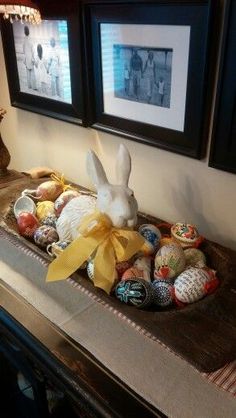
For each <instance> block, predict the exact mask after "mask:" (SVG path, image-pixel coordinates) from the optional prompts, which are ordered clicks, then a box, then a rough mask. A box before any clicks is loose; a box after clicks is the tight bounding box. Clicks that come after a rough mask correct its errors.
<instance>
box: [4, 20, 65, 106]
mask: <svg viewBox="0 0 236 418" xmlns="http://www.w3.org/2000/svg"><path fill="white" fill-rule="evenodd" d="M12 25H13V36H14V44H15V51H16V61H17V70H18V76H19V83H20V91H21V92H23V93H28V94H33V95H36V96H42V97H45V98H49V99H53V100H59V101H63V102H66V103H72V95H71V78H70V60H69V44H68V28H67V21H66V20H43V21H42V23H41V24H40V25H33V24H30V23H28V24H26V25H22V24H21V22H19V21H16V22H15V21H14V22H13V24H12Z"/></svg>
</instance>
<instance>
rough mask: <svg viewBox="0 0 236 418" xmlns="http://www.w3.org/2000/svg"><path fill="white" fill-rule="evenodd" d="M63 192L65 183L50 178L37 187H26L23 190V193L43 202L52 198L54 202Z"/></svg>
mask: <svg viewBox="0 0 236 418" xmlns="http://www.w3.org/2000/svg"><path fill="white" fill-rule="evenodd" d="M62 192H63V185H62V184H60V183H58V182H56V181H54V180H49V181H45V182H43V183H42V184H40V185H39V186H38V187H37V189H34V190H30V189H26V190H24V191H23V192H22V195H24V196H25V195H26V196H27V195H29V196H32V197H34V198H35V199H37V200H40V201H41V202H43V201H44V200H51V201H52V202H54V201H55V200H56V198H57V197H58V196H59V195H60V194H61V193H62Z"/></svg>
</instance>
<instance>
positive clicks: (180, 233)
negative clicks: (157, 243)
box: [171, 222, 200, 248]
mask: <svg viewBox="0 0 236 418" xmlns="http://www.w3.org/2000/svg"><path fill="white" fill-rule="evenodd" d="M171 236H172V237H173V238H174V239H175V240H176V241H177V242H178V243H179V244H180V245H181V246H182V247H183V248H189V247H195V246H196V245H197V243H198V241H199V240H200V235H199V233H198V231H197V229H196V227H195V226H194V225H191V224H187V223H181V222H177V223H176V224H174V225H172V227H171Z"/></svg>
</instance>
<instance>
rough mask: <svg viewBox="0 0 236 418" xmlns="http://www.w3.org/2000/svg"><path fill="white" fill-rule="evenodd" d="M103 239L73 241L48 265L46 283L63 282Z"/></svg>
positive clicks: (91, 238) (78, 239)
mask: <svg viewBox="0 0 236 418" xmlns="http://www.w3.org/2000/svg"><path fill="white" fill-rule="evenodd" d="M103 239H104V238H103V237H102V236H101V237H100V239H98V238H97V239H94V238H93V237H83V236H80V237H79V238H77V239H75V240H74V241H73V242H72V243H71V244H70V245H68V247H67V248H66V249H65V250H64V251H63V252H62V253H61V254H60V255H59V256H58V257H57V258H56V259H55V260H54V261H53V262H52V263H51V264H50V266H49V268H48V273H47V277H46V281H47V282H53V281H56V280H65V279H67V278H68V277H69V276H70V275H71V274H72V273H74V272H75V271H76V270H77V269H78V268H79V267H80V266H81V265H82V264H83V263H84V262H85V261H86V260H87V259H88V258H89V257H90V255H91V254H92V253H93V252H94V250H95V249H96V248H97V246H98V245H99V244H100V242H101V241H102V240H103Z"/></svg>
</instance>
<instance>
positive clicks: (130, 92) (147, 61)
mask: <svg viewBox="0 0 236 418" xmlns="http://www.w3.org/2000/svg"><path fill="white" fill-rule="evenodd" d="M172 56H173V49H171V48H154V47H144V46H137V45H136V46H132V45H125V44H114V45H113V73H114V74H113V76H114V78H113V80H114V96H115V97H117V98H120V99H125V100H129V101H135V102H138V103H145V104H149V105H152V106H159V107H163V108H169V107H170V105H171V76H172Z"/></svg>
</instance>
